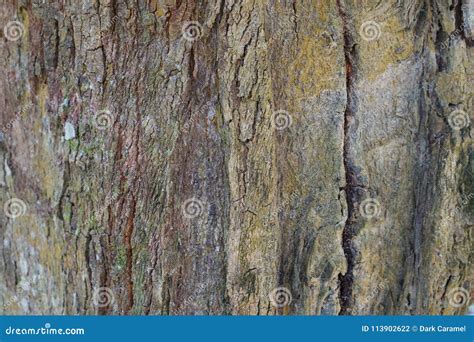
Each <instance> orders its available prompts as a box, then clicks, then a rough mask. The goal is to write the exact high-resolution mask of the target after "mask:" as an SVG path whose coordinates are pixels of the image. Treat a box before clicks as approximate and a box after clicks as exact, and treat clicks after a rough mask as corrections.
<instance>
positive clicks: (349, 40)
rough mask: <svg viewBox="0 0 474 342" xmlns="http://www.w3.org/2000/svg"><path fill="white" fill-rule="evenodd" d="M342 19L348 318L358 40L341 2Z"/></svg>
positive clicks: (343, 293)
mask: <svg viewBox="0 0 474 342" xmlns="http://www.w3.org/2000/svg"><path fill="white" fill-rule="evenodd" d="M337 6H338V10H339V15H340V17H341V20H342V23H343V28H342V30H343V39H344V58H345V64H346V65H345V68H346V108H345V110H344V137H343V164H344V171H345V177H346V184H345V187H344V191H345V194H346V202H347V219H346V222H345V225H344V228H343V231H342V248H343V250H344V256H345V258H346V262H347V271H346V273H345V274H339V286H340V289H339V291H340V292H339V300H340V306H341V309H340V312H339V314H340V315H347V314H349V313H350V306H351V302H352V286H353V276H354V275H353V271H354V266H355V251H354V248H353V243H352V239H353V237H354V227H353V215H354V211H355V204H354V203H355V197H356V189H355V188H356V186H357V184H356V171H355V169H354V167H353V165H352V162H351V156H350V151H349V149H350V146H349V144H350V137H349V133H350V132H349V130H350V123H351V120H353V118H354V112H353V106H352V105H353V103H352V101H353V87H354V83H353V82H354V72H355V70H354V64H353V62H354V56H353V53H354V52H353V48H354V40H353V37H352V35H351V33H350V27H349V21H348V17H347V14H346V12H345V8H344V5H343V4H342V3H341V1H340V0H338V1H337Z"/></svg>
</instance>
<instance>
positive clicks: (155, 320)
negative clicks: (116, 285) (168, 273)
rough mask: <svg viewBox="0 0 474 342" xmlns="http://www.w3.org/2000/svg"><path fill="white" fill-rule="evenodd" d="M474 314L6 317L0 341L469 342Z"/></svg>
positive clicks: (0, 322)
mask: <svg viewBox="0 0 474 342" xmlns="http://www.w3.org/2000/svg"><path fill="white" fill-rule="evenodd" d="M473 323H474V316H291V317H288V316H272V317H268V316H267V317H261V316H260V317H250V316H233V317H232V316H199V317H196V316H194V317H190V316H187V317H185V316H174V317H170V316H144V317H143V316H141V317H138V316H2V317H0V341H1V342H8V341H78V342H79V341H88V342H91V341H94V342H95V341H100V342H105V341H115V342H116V341H134V342H135V341H136V342H142V341H143V342H145V341H163V342H168V341H179V342H181V341H182V342H197V341H206V342H213V341H216V342H217V341H219V342H224V341H242V342H252V341H258V342H264V341H271V342H277V341H285V342H299V341H305V342H306V341H318V342H326V341H327V342H338V341H341V342H342V341H344V342H356V341H397V342H399V341H404V342H406V341H416V342H420V341H429V342H435V341H443V342H446V341H460V342H461V341H463V342H464V341H465V342H472V341H473V340H474V334H473V329H474V324H473Z"/></svg>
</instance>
